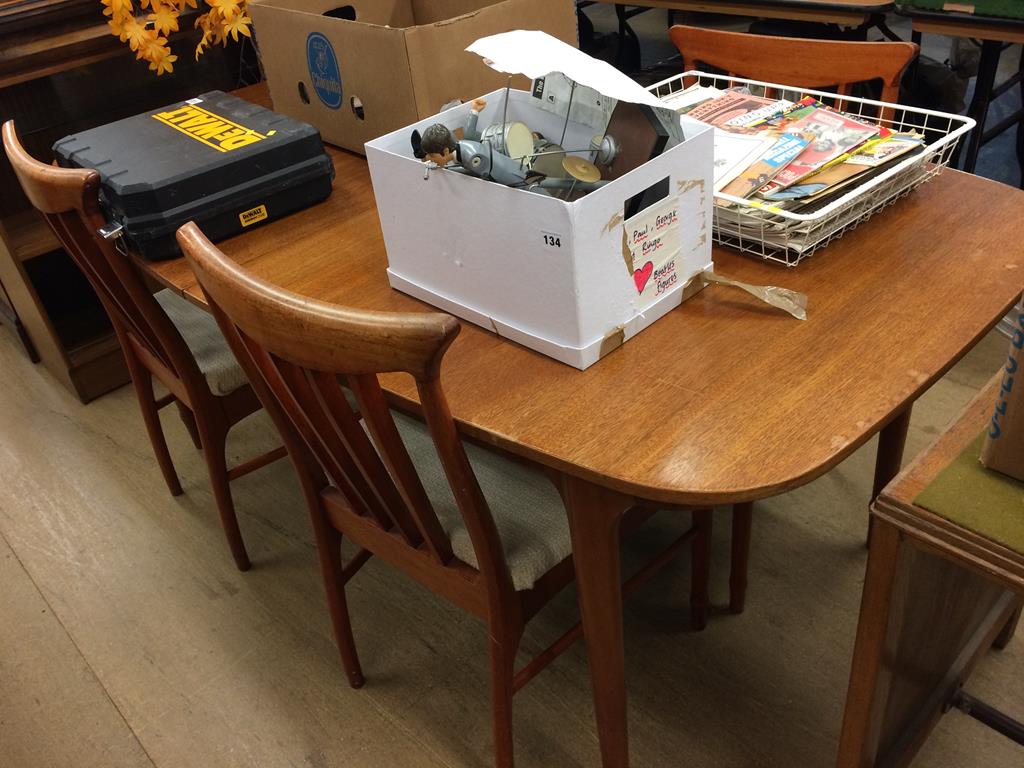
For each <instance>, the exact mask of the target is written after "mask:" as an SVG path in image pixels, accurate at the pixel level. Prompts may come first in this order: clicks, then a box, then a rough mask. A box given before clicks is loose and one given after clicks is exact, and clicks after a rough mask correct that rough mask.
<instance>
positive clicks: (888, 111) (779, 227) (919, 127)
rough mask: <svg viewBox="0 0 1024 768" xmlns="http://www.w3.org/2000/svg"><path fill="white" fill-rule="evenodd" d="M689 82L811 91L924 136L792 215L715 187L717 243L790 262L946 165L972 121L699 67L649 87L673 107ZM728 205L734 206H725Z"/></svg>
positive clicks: (781, 93)
mask: <svg viewBox="0 0 1024 768" xmlns="http://www.w3.org/2000/svg"><path fill="white" fill-rule="evenodd" d="M694 83H699V84H700V85H703V86H713V87H715V88H720V89H723V90H724V89H726V88H734V87H740V86H746V87H747V88H749V89H750V92H751V93H752V94H754V95H757V96H768V97H770V98H774V99H788V100H790V101H793V102H796V101H799V100H800V99H802V98H803V97H805V96H814V97H816V98H817V99H818V100H819V101H822V102H824V103H826V104H829V105H831V106H833V107H834V108H835V109H837V110H839V111H840V112H842V113H844V114H846V115H849V116H851V117H857V118H861V119H864V120H865V121H866V122H870V123H873V124H878V125H883V126H885V127H887V128H889V129H890V130H892V131H894V132H905V131H917V132H919V133H921V134H923V135H924V136H925V142H926V143H925V148H924V151H923V152H920V153H917V154H915V155H913V156H911V157H909V158H907V159H905V160H903V161H900V162H897V163H895V164H894V165H893V166H892V167H890V168H887V169H886V170H885V171H883V172H881V173H879V174H878V175H877V176H874V177H872V178H870V179H868V180H866V181H864V182H863V183H861V184H857V185H854V186H852V187H851V188H850V190H849V191H848V192H847V193H846V194H843V195H841V196H840V197H837V198H835V199H830V200H828V201H827V202H826V203H825V204H823V205H822V206H821V207H820V208H819V209H817V210H813V211H809V212H803V213H796V212H794V211H786V210H783V209H782V208H780V207H778V206H775V205H771V204H769V203H765V202H763V201H759V200H745V199H743V198H740V197H735V196H734V195H728V194H725V193H724V192H716V193H715V200H716V202H719V201H720V202H721V203H722V204H721V205H715V206H714V239H715V242H717V243H721V244H723V245H728V246H731V247H734V248H738V249H739V250H740V251H744V252H746V253H751V254H755V255H757V256H760V257H761V258H763V259H767V260H769V261H776V262H779V263H780V264H785V265H786V266H790V267H792V266H796V265H797V264H799V263H800V261H802V260H803V259H805V258H807V257H808V256H810V255H811V254H813V253H814V252H815V251H817V250H818V249H819V248H824V247H825V246H826V245H828V244H829V243H830V242H832V241H833V240H835V239H837V238H839V237H842V236H843V235H844V234H845V233H846V232H849V231H850V230H851V229H853V228H854V227H856V226H857V225H859V224H860V223H861V222H864V221H867V220H868V219H869V218H871V217H872V216H873V215H874V214H875V213H877V212H878V211H880V210H882V209H883V208H885V207H886V206H889V205H892V204H893V203H894V202H896V200H898V199H899V198H901V197H903V196H904V195H906V194H908V193H909V192H910V191H911V190H913V189H915V188H916V187H918V186H920V185H921V184H923V183H924V182H926V181H928V180H929V179H931V178H933V177H934V176H936V175H937V174H938V173H939V172H940V171H941V170H942V169H943V168H944V167H946V166H947V165H949V162H950V160H951V159H952V158H953V155H954V152H955V151H956V146H957V142H959V141H960V139H962V138H963V137H964V136H965V135H966V134H967V133H968V132H970V130H971V129H972V128H974V125H975V121H974V120H973V119H971V118H969V117H965V116H963V115H952V114H948V113H945V112H934V111H932V110H928V109H919V108H917V107H908V106H904V105H902V104H888V103H885V102H881V101H873V100H871V99H861V98H856V97H853V96H838V95H836V94H835V93H826V92H823V91H813V90H807V89H800V88H793V87H790V86H785V85H779V84H778V83H765V82H761V81H759V80H747V79H744V78H739V77H732V76H729V75H714V74H709V73H707V72H700V71H697V70H690V71H687V72H684V73H682V74H680V75H676V76H675V77H670V78H669V79H667V80H663V81H662V82H660V83H656V84H655V85H652V86H651V87H650V90H651V91H652V92H653V93H654V94H655V95H656V96H657V97H658V98H660V99H661V100H662V101H663V102H665V104H666V105H667V106H668V107H673V101H674V100H677V99H679V97H680V95H681V94H682V92H683V91H684V90H685V89H686V88H688V87H690V86H692V85H693V84H694ZM880 116H881V117H880ZM725 204H731V205H729V206H728V207H725Z"/></svg>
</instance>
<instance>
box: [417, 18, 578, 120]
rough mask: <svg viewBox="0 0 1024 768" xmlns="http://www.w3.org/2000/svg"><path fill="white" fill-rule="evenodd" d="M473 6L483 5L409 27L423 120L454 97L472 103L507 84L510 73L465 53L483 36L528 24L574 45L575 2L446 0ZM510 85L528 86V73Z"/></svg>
mask: <svg viewBox="0 0 1024 768" xmlns="http://www.w3.org/2000/svg"><path fill="white" fill-rule="evenodd" d="M473 4H475V5H477V6H482V7H479V10H476V11H473V12H470V13H466V14H463V15H461V16H459V17H457V18H454V19H447V20H445V21H439V22H437V23H434V24H429V25H424V26H418V27H414V28H412V29H409V30H406V33H405V40H406V47H407V50H408V58H409V66H410V71H411V74H412V81H413V90H414V91H415V94H416V110H417V113H418V115H419V117H421V118H422V117H429V116H430V115H433V114H436V113H437V112H438V110H440V108H441V107H442V106H443V105H444V104H447V103H448V102H450V101H454V100H456V99H459V100H461V101H469V100H471V99H474V98H476V97H477V96H479V95H480V94H482V93H488V92H490V91H493V90H495V89H496V88H500V87H502V86H504V85H505V83H506V81H507V77H505V76H503V75H500V74H498V73H496V72H495V71H494V70H492V69H489V68H488V67H485V66H483V65H481V63H480V60H479V59H478V58H477V57H476V56H473V55H472V54H470V53H467V46H468V45H469V44H470V43H472V42H473V41H474V40H476V39H477V38H479V37H480V35H481V34H487V33H489V32H493V31H494V30H501V29H514V28H516V27H521V26H523V25H529V26H536V27H542V28H544V29H547V30H550V31H551V32H552V33H553V34H554V35H556V36H557V38H560V39H561V40H565V41H567V42H566V43H563V45H566V47H568V48H570V49H572V45H575V44H576V13H575V11H574V9H573V7H572V4H571V3H552V2H550V0H504V2H499V3H491V4H487V3H486V0H484V1H483V2H482V1H481V0H476V2H475V3H470V2H467V0H446V2H445V3H444V5H446V6H449V7H450V8H451V9H452V10H458V9H460V8H463V7H465V6H468V5H473ZM552 39H556V38H555V37H553V38H552ZM570 43H571V45H570ZM512 87H513V88H518V89H527V88H529V81H528V80H527V79H526V78H524V77H517V78H514V79H513V83H512Z"/></svg>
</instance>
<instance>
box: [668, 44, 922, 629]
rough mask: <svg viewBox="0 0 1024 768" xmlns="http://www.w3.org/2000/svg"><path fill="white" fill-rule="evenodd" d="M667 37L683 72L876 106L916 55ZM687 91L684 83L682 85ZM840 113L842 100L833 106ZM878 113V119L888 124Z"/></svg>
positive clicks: (744, 541) (740, 583) (735, 581)
mask: <svg viewBox="0 0 1024 768" xmlns="http://www.w3.org/2000/svg"><path fill="white" fill-rule="evenodd" d="M668 34H669V37H670V38H671V39H672V42H673V43H675V46H676V48H678V49H679V52H680V53H681V54H682V56H683V63H684V65H685V67H686V69H700V68H701V67H702V66H708V65H709V66H712V67H715V68H716V69H720V70H723V71H725V72H726V73H727V74H729V75H731V76H733V77H744V78H748V79H752V80H760V81H762V82H768V83H778V84H780V85H787V86H793V88H815V89H818V88H829V87H833V86H835V88H836V92H837V94H838V95H839V96H848V95H850V87H851V86H852V85H853V84H855V83H861V82H866V81H870V80H878V79H880V80H881V81H882V94H881V98H880V100H881V101H884V102H890V103H896V102H897V101H898V100H899V95H900V78H901V77H902V75H903V72H904V70H906V68H907V67H908V66H909V65H910V63H911V62H912V61H913V60H914V58H915V57H916V56H917V53H918V46H917V45H916V44H914V43H889V42H880V43H868V42H851V41H846V40H807V39H804V38H796V37H774V36H767V35H751V34H747V33H744V32H725V31H721V30H716V29H701V28H698V27H688V26H684V25H681V24H677V25H675V26H673V27H670V28H669V31H668ZM687 85H689V83H687ZM835 106H836V108H837V109H842V100H841V99H839V100H838V102H837V103H836V105H835ZM892 117H893V111H892V110H891V109H883V110H882V111H881V112H880V114H879V118H880V119H881V120H891V119H892ZM752 509H753V506H752V504H750V503H745V504H737V505H736V506H735V507H734V508H733V529H732V567H731V571H732V572H731V574H730V577H729V587H730V597H729V607H730V609H731V610H732V612H733V613H742V612H743V609H744V607H745V604H746V590H747V571H748V567H749V565H748V564H749V559H750V540H751V533H752V532H751V525H752Z"/></svg>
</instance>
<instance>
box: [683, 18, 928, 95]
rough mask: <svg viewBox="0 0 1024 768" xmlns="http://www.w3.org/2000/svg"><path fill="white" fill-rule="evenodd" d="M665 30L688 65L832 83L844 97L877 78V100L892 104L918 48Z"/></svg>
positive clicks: (806, 83)
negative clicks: (855, 86) (879, 88)
mask: <svg viewBox="0 0 1024 768" xmlns="http://www.w3.org/2000/svg"><path fill="white" fill-rule="evenodd" d="M668 34H669V37H670V38H671V39H672V42H673V43H675V46H676V48H678V49H679V52H680V53H681V54H682V56H683V61H684V64H685V66H686V68H687V69H700V68H701V66H702V65H710V66H712V67H715V68H716V69H720V70H723V71H724V72H726V73H728V74H729V75H732V76H734V77H745V78H749V79H755V80H762V81H764V82H769V83H779V84H782V85H791V86H793V87H794V88H815V89H820V88H828V87H832V86H835V87H836V92H837V93H839V94H840V95H844V96H849V95H850V86H851V85H853V84H854V83H861V82H866V81H869V80H877V79H880V80H881V81H882V96H881V100H882V101H887V102H892V103H895V102H897V101H898V100H899V95H900V78H901V76H902V75H903V71H904V70H905V69H906V68H907V66H909V64H910V62H911V61H913V60H914V57H915V56H917V51H918V47H917V45H915V44H914V43H898V42H892V43H890V42H880V43H868V42H856V41H846V40H808V39H804V38H799V37H775V36H770V35H751V34H747V33H744V32H725V31H722V30H716V29H700V28H698V27H688V26H683V25H676V26H674V27H672V28H670V29H669V32H668ZM839 108H841V107H839Z"/></svg>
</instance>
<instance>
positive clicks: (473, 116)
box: [459, 99, 487, 141]
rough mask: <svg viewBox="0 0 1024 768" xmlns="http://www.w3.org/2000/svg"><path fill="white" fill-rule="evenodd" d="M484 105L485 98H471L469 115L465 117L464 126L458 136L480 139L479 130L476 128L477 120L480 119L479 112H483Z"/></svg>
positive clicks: (485, 104)
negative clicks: (460, 134)
mask: <svg viewBox="0 0 1024 768" xmlns="http://www.w3.org/2000/svg"><path fill="white" fill-rule="evenodd" d="M486 107H487V101H486V99H473V102H472V104H471V106H470V110H469V117H467V118H466V127H465V128H463V134H462V136H460V137H459V138H460V139H469V140H470V141H480V131H478V130H477V122H478V121H479V119H480V113H481V112H483V111H484V109H485V108H486Z"/></svg>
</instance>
